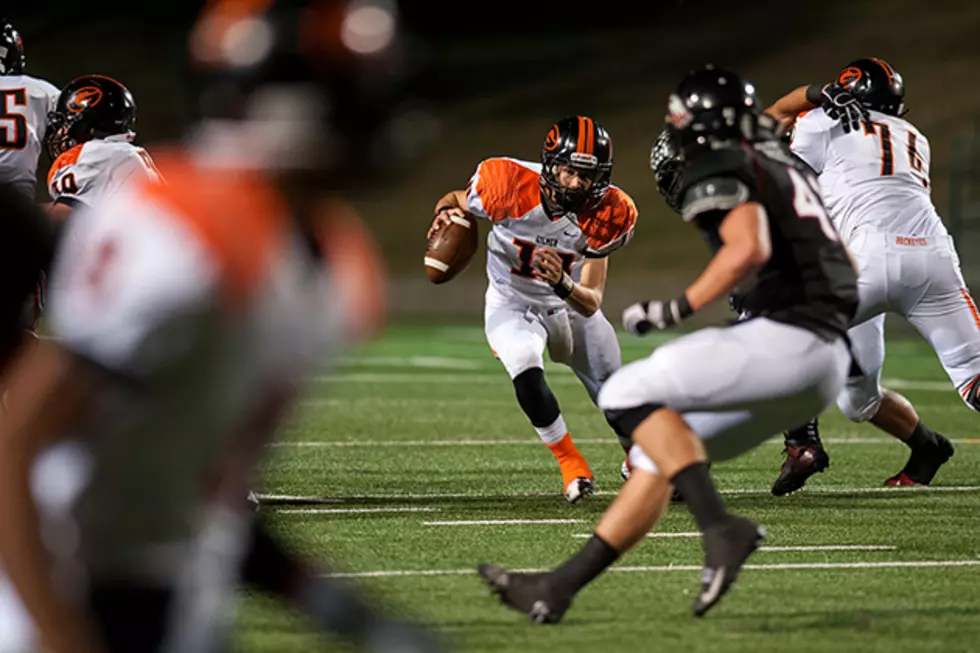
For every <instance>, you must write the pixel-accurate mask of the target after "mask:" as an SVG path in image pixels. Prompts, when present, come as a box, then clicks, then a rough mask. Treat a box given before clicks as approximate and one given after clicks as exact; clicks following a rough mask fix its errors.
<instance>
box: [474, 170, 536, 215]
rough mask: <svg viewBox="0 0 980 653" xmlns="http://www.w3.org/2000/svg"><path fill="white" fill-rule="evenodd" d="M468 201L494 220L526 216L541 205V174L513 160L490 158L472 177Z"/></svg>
mask: <svg viewBox="0 0 980 653" xmlns="http://www.w3.org/2000/svg"><path fill="white" fill-rule="evenodd" d="M466 204H467V210H468V211H469V212H470V213H472V214H473V215H475V216H477V217H480V218H486V219H489V220H492V221H493V222H500V221H502V220H507V219H509V218H520V217H523V216H525V215H527V214H528V213H529V212H530V211H531V210H532V209H533V208H534V207H536V206H538V205H539V204H541V186H540V175H539V174H538V173H537V172H536V171H534V170H532V169H531V168H529V167H527V166H525V165H522V164H521V163H519V162H517V161H515V160H513V159H504V158H494V159H486V160H485V161H482V162H481V163H480V165H479V166H478V167H477V169H476V172H475V173H474V174H473V176H472V177H471V178H470V183H469V185H468V186H467V187H466Z"/></svg>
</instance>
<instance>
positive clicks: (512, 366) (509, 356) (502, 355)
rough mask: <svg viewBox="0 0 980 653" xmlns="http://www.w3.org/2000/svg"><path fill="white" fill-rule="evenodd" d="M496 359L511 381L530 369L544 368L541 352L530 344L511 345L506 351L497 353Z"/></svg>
mask: <svg viewBox="0 0 980 653" xmlns="http://www.w3.org/2000/svg"><path fill="white" fill-rule="evenodd" d="M497 358H499V359H500V362H501V363H503V364H504V367H505V368H507V372H508V374H510V376H511V378H512V379H516V378H517V377H518V376H520V375H521V374H523V373H524V372H526V371H528V370H530V369H534V368H539V369H540V368H542V367H544V359H543V358H542V357H541V352H540V351H539V350H538V349H537V348H535V347H534V346H533V345H531V344H523V343H521V344H515V345H511V346H510V347H508V348H507V350H506V351H502V352H498V353H497Z"/></svg>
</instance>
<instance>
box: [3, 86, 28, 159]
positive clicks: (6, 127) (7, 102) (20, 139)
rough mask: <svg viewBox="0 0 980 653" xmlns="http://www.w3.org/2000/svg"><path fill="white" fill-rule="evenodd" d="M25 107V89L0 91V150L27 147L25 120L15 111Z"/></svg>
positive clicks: (22, 115)
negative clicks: (11, 122)
mask: <svg viewBox="0 0 980 653" xmlns="http://www.w3.org/2000/svg"><path fill="white" fill-rule="evenodd" d="M26 106H27V90H26V89H23V88H15V89H10V90H3V91H0V150H23V149H24V147H25V146H26V145H27V118H25V117H24V114H23V113H21V112H18V111H17V107H26ZM9 121H13V124H12V125H11V124H10V122H9Z"/></svg>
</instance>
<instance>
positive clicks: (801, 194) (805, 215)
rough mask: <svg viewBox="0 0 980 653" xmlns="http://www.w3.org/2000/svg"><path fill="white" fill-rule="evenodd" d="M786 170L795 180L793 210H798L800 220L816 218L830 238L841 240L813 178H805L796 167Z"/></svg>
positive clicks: (793, 180) (825, 234) (824, 233)
mask: <svg viewBox="0 0 980 653" xmlns="http://www.w3.org/2000/svg"><path fill="white" fill-rule="evenodd" d="M786 171H787V172H788V173H789V178H790V181H792V182H793V210H794V211H796V216H797V217H798V218H799V219H800V220H804V219H814V220H816V221H817V222H819V223H820V230H821V231H822V232H823V235H824V236H826V237H827V239H828V240H834V241H836V240H840V236H838V235H837V230H836V229H834V225H833V224H832V223H831V222H830V216H828V215H827V209H825V208H824V207H823V202H821V201H820V193H819V191H818V190H817V188H816V187H815V186H814V184H813V182H812V181H811V179H807V178H805V177H804V176H803V175H802V174H800V171H799V170H797V169H795V168H786Z"/></svg>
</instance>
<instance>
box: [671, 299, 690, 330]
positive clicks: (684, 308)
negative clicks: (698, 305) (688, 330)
mask: <svg viewBox="0 0 980 653" xmlns="http://www.w3.org/2000/svg"><path fill="white" fill-rule="evenodd" d="M670 310H671V312H672V313H674V312H675V311H676V313H675V314H674V316H673V317H674V322H675V323H677V322H680V321H681V320H683V319H685V318H688V317H690V316H692V315H694V309H693V308H691V302H689V301H687V293H684V294H683V295H681V296H680V297H678V298H677V299H675V300H674V301H672V302H671V303H670Z"/></svg>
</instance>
